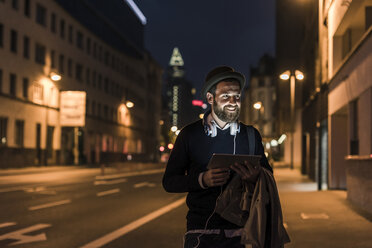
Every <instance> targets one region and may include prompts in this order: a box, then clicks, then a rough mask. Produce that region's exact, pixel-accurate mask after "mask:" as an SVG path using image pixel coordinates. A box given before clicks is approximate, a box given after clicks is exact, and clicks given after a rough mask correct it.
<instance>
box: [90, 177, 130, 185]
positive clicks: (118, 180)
mask: <svg viewBox="0 0 372 248" xmlns="http://www.w3.org/2000/svg"><path fill="white" fill-rule="evenodd" d="M126 181H127V179H125V178H123V179H117V180H112V181H106V180H100V181H94V185H111V184H118V183H125V182H126Z"/></svg>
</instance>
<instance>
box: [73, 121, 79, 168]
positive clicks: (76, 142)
mask: <svg viewBox="0 0 372 248" xmlns="http://www.w3.org/2000/svg"><path fill="white" fill-rule="evenodd" d="M74 164H75V165H78V164H79V128H78V127H74Z"/></svg>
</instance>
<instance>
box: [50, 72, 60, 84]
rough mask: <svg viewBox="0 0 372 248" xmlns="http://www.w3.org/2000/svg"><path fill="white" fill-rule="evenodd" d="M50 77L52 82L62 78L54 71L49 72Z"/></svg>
mask: <svg viewBox="0 0 372 248" xmlns="http://www.w3.org/2000/svg"><path fill="white" fill-rule="evenodd" d="M50 79H52V80H53V81H54V82H57V81H59V80H61V79H62V76H61V75H59V74H57V73H55V72H51V73H50Z"/></svg>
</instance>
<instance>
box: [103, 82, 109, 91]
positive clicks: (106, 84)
mask: <svg viewBox="0 0 372 248" xmlns="http://www.w3.org/2000/svg"><path fill="white" fill-rule="evenodd" d="M103 89H104V90H105V93H107V94H108V93H109V80H108V78H105V80H104V85H103Z"/></svg>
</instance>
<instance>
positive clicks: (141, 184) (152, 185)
mask: <svg viewBox="0 0 372 248" xmlns="http://www.w3.org/2000/svg"><path fill="white" fill-rule="evenodd" d="M146 186H147V187H151V188H152V187H155V183H149V182H143V183H137V184H135V185H133V187H134V188H141V187H146Z"/></svg>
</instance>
